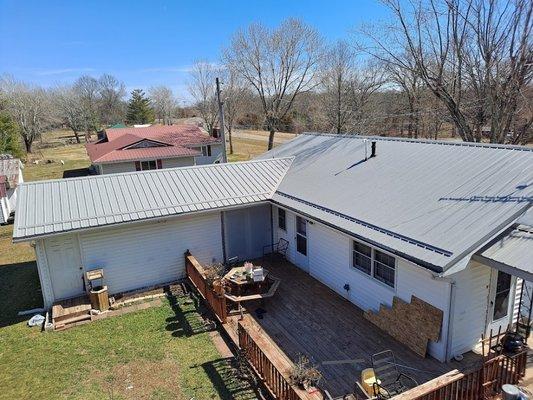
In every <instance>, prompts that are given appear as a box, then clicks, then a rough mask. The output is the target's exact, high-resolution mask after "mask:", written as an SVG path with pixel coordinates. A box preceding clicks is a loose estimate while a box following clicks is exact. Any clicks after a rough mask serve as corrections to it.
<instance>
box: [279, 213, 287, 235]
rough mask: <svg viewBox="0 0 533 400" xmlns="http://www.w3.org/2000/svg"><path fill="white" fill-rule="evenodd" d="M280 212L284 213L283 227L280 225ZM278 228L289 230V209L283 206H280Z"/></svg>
mask: <svg viewBox="0 0 533 400" xmlns="http://www.w3.org/2000/svg"><path fill="white" fill-rule="evenodd" d="M280 212H282V213H283V225H284V226H283V228H282V227H281V226H280V223H279V222H280ZM278 229H281V230H282V231H284V232H287V211H285V210H284V209H283V208H278Z"/></svg>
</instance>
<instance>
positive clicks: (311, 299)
mask: <svg viewBox="0 0 533 400" xmlns="http://www.w3.org/2000/svg"><path fill="white" fill-rule="evenodd" d="M265 266H266V267H267V268H268V269H269V270H270V272H271V273H272V274H273V275H275V276H276V277H278V278H280V279H281V284H280V286H279V288H278V292H277V293H276V295H275V296H274V297H272V298H269V299H266V300H264V301H263V302H262V303H259V302H255V301H251V302H246V303H244V306H245V307H246V309H247V311H248V312H249V313H250V314H251V315H252V316H253V317H254V318H255V319H256V321H257V322H258V323H259V324H260V325H261V327H262V328H263V329H264V330H265V331H266V333H267V334H268V335H269V336H270V337H271V339H272V340H274V341H275V342H276V344H277V345H278V346H279V347H280V348H281V349H282V350H283V351H284V352H285V353H286V354H287V355H288V356H289V358H291V359H292V360H293V361H295V360H297V358H298V356H299V355H306V356H307V357H309V358H310V359H311V361H312V362H313V363H314V364H317V365H318V367H319V369H320V370H321V371H322V373H323V375H324V379H323V382H322V384H323V386H324V387H325V389H327V390H328V391H329V392H330V393H331V394H332V395H334V396H340V395H344V394H346V393H351V392H353V390H354V385H355V382H356V380H358V379H359V377H360V373H361V371H362V370H363V369H364V368H368V367H371V356H372V354H374V353H378V352H380V351H383V350H387V349H391V350H393V351H394V353H395V355H396V358H397V362H398V363H399V364H403V365H407V366H409V367H411V368H415V369H416V370H413V369H403V372H405V373H406V374H408V375H410V376H412V377H414V378H415V379H416V380H417V381H418V382H419V383H423V382H426V381H429V380H431V379H433V378H435V377H437V376H439V375H442V374H443V373H445V372H447V371H449V370H451V369H453V367H452V366H451V365H447V364H444V363H441V362H439V361H437V360H435V359H433V358H430V357H427V358H422V357H420V356H419V355H417V354H415V353H414V352H413V351H411V350H410V349H408V348H407V347H406V346H404V345H403V344H401V343H399V342H398V341H396V340H395V339H393V338H392V337H390V336H389V335H387V334H386V333H384V332H382V331H380V330H379V329H378V328H376V327H375V326H373V325H372V324H371V323H370V322H369V321H367V320H366V319H365V318H364V317H363V311H362V310H361V309H359V308H358V307H356V306H355V305H354V304H352V303H351V302H349V301H347V300H346V299H344V298H343V297H341V296H340V295H338V294H337V293H335V292H334V291H332V290H331V289H329V288H328V287H327V286H325V285H324V284H322V283H320V282H319V281H318V280H316V279H314V278H312V277H311V276H310V275H309V274H307V273H305V272H304V271H302V270H300V269H299V268H297V267H295V266H294V265H292V264H290V263H288V262H275V263H271V264H268V265H265ZM258 307H261V308H263V309H265V310H266V311H267V312H266V314H264V317H263V319H258V318H257V317H256V316H255V309H257V308H258ZM238 318H239V317H238V316H232V317H231V318H230V319H233V320H236V319H238ZM234 323H235V321H229V324H230V326H231V325H232V324H234ZM235 325H236V324H235ZM347 359H349V360H353V359H361V362H359V363H356V364H336V365H323V364H321V363H322V362H324V361H335V360H347Z"/></svg>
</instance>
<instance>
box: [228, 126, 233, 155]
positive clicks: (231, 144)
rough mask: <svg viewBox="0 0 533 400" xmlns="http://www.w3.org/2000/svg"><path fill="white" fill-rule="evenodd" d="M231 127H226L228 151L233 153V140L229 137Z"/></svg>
mask: <svg viewBox="0 0 533 400" xmlns="http://www.w3.org/2000/svg"><path fill="white" fill-rule="evenodd" d="M231 133H232V132H231V127H230V128H228V140H229V153H230V154H233V140H232V139H231Z"/></svg>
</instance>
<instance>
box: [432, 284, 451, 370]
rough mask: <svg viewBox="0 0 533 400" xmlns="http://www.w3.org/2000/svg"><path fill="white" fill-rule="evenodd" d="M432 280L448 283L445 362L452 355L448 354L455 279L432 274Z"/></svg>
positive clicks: (449, 350)
mask: <svg viewBox="0 0 533 400" xmlns="http://www.w3.org/2000/svg"><path fill="white" fill-rule="evenodd" d="M433 279H434V280H438V281H445V282H448V283H449V284H450V298H449V301H448V328H447V329H446V348H445V351H444V359H445V362H448V361H450V360H451V358H452V356H451V354H450V352H451V350H452V340H451V338H452V332H453V318H452V317H453V315H454V314H453V312H452V311H453V309H454V308H455V290H456V289H455V280H454V279H451V278H447V277H442V276H435V275H433Z"/></svg>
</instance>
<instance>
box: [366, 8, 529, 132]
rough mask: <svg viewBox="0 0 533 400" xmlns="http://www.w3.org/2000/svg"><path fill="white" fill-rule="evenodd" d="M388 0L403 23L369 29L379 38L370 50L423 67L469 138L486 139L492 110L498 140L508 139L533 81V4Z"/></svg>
mask: <svg viewBox="0 0 533 400" xmlns="http://www.w3.org/2000/svg"><path fill="white" fill-rule="evenodd" d="M383 2H384V3H385V4H386V5H387V6H388V7H389V8H390V10H392V13H393V15H394V17H395V21H396V23H395V24H394V25H393V26H392V27H389V29H388V30H387V31H385V32H383V31H381V32H380V31H376V30H375V29H366V30H365V31H364V32H365V33H366V35H367V36H368V37H370V38H371V39H372V41H373V43H374V46H373V47H371V48H370V49H369V52H370V53H371V54H373V55H375V56H376V57H378V58H380V59H381V60H385V61H386V62H388V63H390V64H393V65H395V66H396V67H398V68H400V69H402V70H404V71H405V70H411V71H412V72H413V73H416V74H417V75H418V76H419V78H420V79H421V80H422V81H423V82H424V85H425V86H426V87H427V88H428V89H429V90H430V91H431V92H432V93H433V94H434V95H435V96H436V97H437V98H438V99H439V100H440V101H441V102H442V103H443V104H444V105H445V107H446V109H447V110H448V113H449V115H450V118H451V120H452V121H453V123H454V125H455V127H456V130H457V132H458V133H459V135H460V136H461V138H462V139H463V140H465V141H479V140H481V135H480V133H479V132H480V128H481V125H482V124H483V123H484V121H486V120H487V118H488V116H489V115H490V120H491V132H492V133H491V141H493V142H504V141H505V140H506V138H505V137H506V135H507V133H508V132H509V129H510V126H511V125H512V121H513V118H514V115H515V111H516V107H517V99H518V97H519V95H520V93H521V91H523V90H524V88H525V87H527V85H528V83H529V82H531V68H532V62H531V60H532V47H531V46H532V45H531V29H532V20H531V12H532V9H533V3H532V2H531V1H529V0H515V1H513V2H510V1H506V0H488V1H487V0H424V1H420V2H410V3H407V4H409V5H408V7H410V8H408V9H404V2H402V1H400V0H383ZM398 48H400V49H402V52H401V53H400V52H398ZM404 49H406V51H407V57H405V56H404V52H403V50H404ZM410 60H412V61H413V63H411V62H409V61H410Z"/></svg>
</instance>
